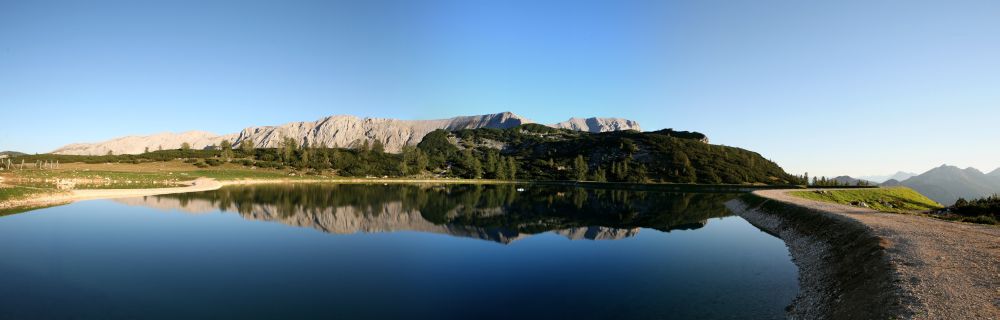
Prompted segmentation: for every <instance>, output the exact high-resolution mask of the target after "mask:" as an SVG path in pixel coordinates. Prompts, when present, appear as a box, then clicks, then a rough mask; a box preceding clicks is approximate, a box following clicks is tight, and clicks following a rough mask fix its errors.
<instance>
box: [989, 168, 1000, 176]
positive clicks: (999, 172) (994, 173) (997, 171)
mask: <svg viewBox="0 0 1000 320" xmlns="http://www.w3.org/2000/svg"><path fill="white" fill-rule="evenodd" d="M986 175H988V176H991V177H998V178H1000V168H997V169H996V170H993V172H990V173H988V174H986Z"/></svg>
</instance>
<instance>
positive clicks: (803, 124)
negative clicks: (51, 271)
mask: <svg viewBox="0 0 1000 320" xmlns="http://www.w3.org/2000/svg"><path fill="white" fill-rule="evenodd" d="M208 2H210V1H156V2H153V1H120V2H113V1H65V2H53V1H11V0H0V119H2V120H0V149H11V150H21V151H26V152H47V151H50V150H52V149H54V148H56V147H58V146H60V145H63V144H66V143H70V142H81V141H100V140H106V139H109V138H113V137H116V136H121V135H127V134H151V133H157V132H163V131H175V132H179V131H187V130H194V129H198V130H207V131H212V132H216V133H228V132H234V131H237V130H239V129H240V128H243V127H245V126H249V125H267V124H280V123H285V122H290V121H301V120H315V119H317V118H320V117H322V116H326V115H332V114H354V115H359V116H377V117H396V118H405V119H425V118H441V117H450V116H456V115H468V114H481V113H493V112H500V111H507V110H509V111H513V112H515V113H518V114H521V115H523V116H526V117H528V118H531V119H534V120H536V121H540V122H556V121H561V120H564V119H566V118H569V117H570V116H618V117H625V118H631V119H635V120H638V121H639V122H640V123H641V124H642V126H643V127H644V128H645V129H647V130H651V129H660V128H676V129H681V130H696V131H700V132H704V133H706V134H708V135H709V137H710V138H711V139H712V141H713V142H714V143H720V144H726V145H732V146H739V147H743V148H747V149H751V150H755V151H758V152H760V153H762V154H763V155H764V156H765V157H768V158H771V159H773V160H775V161H777V162H778V163H779V164H781V165H782V166H783V167H784V168H785V169H786V170H788V171H789V172H793V173H801V172H803V171H809V172H810V173H812V174H813V175H817V174H825V175H838V174H851V175H864V174H877V173H891V172H894V171H896V170H909V171H923V170H926V169H929V168H930V167H932V166H937V165H940V164H942V163H949V164H955V165H959V166H963V167H964V166H975V167H978V168H979V169H982V170H993V169H994V168H996V167H997V166H1000V147H998V144H1000V143H998V141H1000V2H998V1H870V0H864V1H827V2H816V1H739V0H727V1H683V2H682V1H666V0H663V1H660V0H655V1H611V0H607V1H586V0H570V1H538V0H533V1H476V0H456V1H409V0H400V1H382V0H376V1H343V2H336V1H315V2H307V1H217V2H212V3H210V4H209V3H208Z"/></svg>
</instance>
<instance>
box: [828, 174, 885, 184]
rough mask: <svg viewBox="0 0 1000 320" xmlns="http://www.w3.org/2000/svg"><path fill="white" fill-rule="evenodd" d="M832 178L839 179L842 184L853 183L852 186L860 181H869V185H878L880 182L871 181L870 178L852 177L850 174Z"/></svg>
mask: <svg viewBox="0 0 1000 320" xmlns="http://www.w3.org/2000/svg"><path fill="white" fill-rule="evenodd" d="M831 180H834V181H837V182H838V183H840V184H846V185H851V186H853V185H857V184H858V181H868V184H869V185H873V186H874V185H878V183H875V182H873V181H870V180H864V179H855V178H852V177H850V176H839V177H836V178H833V179H831Z"/></svg>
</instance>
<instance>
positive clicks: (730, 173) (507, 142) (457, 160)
mask: <svg viewBox="0 0 1000 320" xmlns="http://www.w3.org/2000/svg"><path fill="white" fill-rule="evenodd" d="M707 141H708V139H707V137H705V135H703V134H701V133H697V132H686V131H673V130H670V129H666V130H660V131H653V132H637V131H615V132H605V133H587V132H579V131H570V130H564V129H555V128H550V127H545V126H540V125H533V124H527V125H521V126H518V127H514V128H509V129H488V128H483V129H471V130H459V131H453V132H448V131H444V130H438V131H435V132H432V133H431V134H428V135H427V136H425V137H424V139H423V141H422V142H421V143H420V144H419V145H418V148H420V149H421V150H422V151H424V152H425V153H427V154H428V155H430V156H431V166H432V167H434V166H441V167H442V168H444V167H447V168H449V170H451V171H453V172H454V173H455V174H457V175H465V176H477V175H479V176H482V177H485V178H494V177H495V176H496V175H497V174H498V173H499V174H504V172H498V171H503V170H505V168H504V167H503V165H502V164H504V163H507V162H508V161H509V160H510V159H513V160H515V161H516V163H517V168H516V170H518V172H517V177H518V178H519V179H533V180H592V181H629V182H669V183H711V184H714V183H726V184H746V183H755V184H791V183H794V184H798V183H801V181H800V178H799V177H796V176H792V175H789V174H787V173H785V171H784V170H782V169H781V167H779V166H778V165H777V164H775V163H774V162H772V161H770V160H767V159H765V158H764V157H762V156H761V155H760V154H758V153H756V152H752V151H748V150H744V149H740V148H734V147H727V146H720V145H712V144H708V143H707Z"/></svg>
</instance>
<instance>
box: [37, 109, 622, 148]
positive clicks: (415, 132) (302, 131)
mask: <svg viewBox="0 0 1000 320" xmlns="http://www.w3.org/2000/svg"><path fill="white" fill-rule="evenodd" d="M526 123H534V122H533V121H531V120H529V119H527V118H524V117H521V116H519V115H516V114H513V113H510V112H502V113H496V114H487V115H478V116H463V117H454V118H449V119H438V120H397V119H387V118H359V117H355V116H349V115H337V116H331V117H326V118H323V119H319V120H317V121H306V122H292V123H286V124H283V125H279V126H262V127H249V128H246V129H243V130H241V131H240V132H238V133H232V134H226V135H217V134H214V133H210V132H204V131H190V132H184V133H160V134H155V135H150V136H127V137H121V138H116V139H112V140H108V141H104V142H98V143H75V144H70V145H67V146H64V147H62V148H59V149H56V150H55V151H52V153H55V154H76V155H104V154H107V153H108V151H110V152H111V153H113V154H139V153H142V152H143V151H144V150H146V148H149V150H157V149H159V148H163V149H177V148H180V146H181V144H182V143H184V142H187V143H188V144H190V145H191V147H192V148H194V149H204V148H206V147H208V146H211V145H215V144H218V143H219V142H220V141H222V140H229V141H230V142H233V143H234V145H238V144H239V143H242V142H243V141H252V142H253V144H254V146H256V147H259V148H273V147H277V146H279V145H280V144H281V141H282V139H284V138H285V137H291V138H293V139H295V140H296V141H297V142H298V143H299V144H300V145H301V144H303V143H305V142H308V143H309V144H311V145H320V144H326V145H327V146H330V147H333V146H338V147H349V146H352V145H353V144H356V143H359V142H363V141H366V140H367V141H370V142H374V141H375V140H378V141H381V142H382V143H383V144H384V145H385V150H386V151H388V152H398V151H400V150H402V148H403V146H406V145H416V144H417V143H419V142H420V140H421V139H422V138H423V137H424V135H426V134H427V133H429V132H431V131H434V130H437V129H446V130H460V129H478V128H496V129H506V128H512V127H516V126H519V125H521V124H526ZM550 126H551V127H557V128H567V129H572V130H579V131H587V132H607V131H617V130H637V131H641V130H642V129H641V128H640V127H639V123H637V122H635V121H632V120H626V119H620V118H587V119H582V118H571V119H570V120H567V121H565V122H560V123H557V124H553V125H550Z"/></svg>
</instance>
